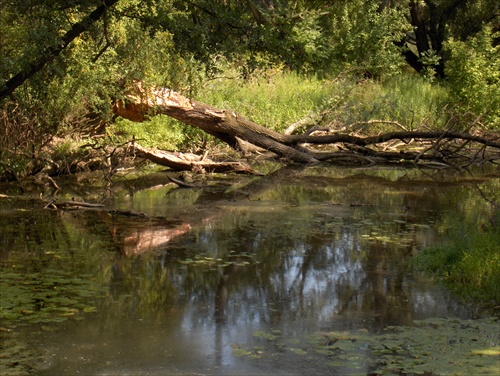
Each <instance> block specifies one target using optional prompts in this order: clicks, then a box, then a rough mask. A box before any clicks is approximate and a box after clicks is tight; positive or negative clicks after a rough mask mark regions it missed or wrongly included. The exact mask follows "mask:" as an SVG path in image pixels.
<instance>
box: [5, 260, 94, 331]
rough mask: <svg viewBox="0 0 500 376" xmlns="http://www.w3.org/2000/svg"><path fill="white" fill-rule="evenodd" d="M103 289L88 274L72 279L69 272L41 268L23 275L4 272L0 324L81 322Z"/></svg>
mask: <svg viewBox="0 0 500 376" xmlns="http://www.w3.org/2000/svg"><path fill="white" fill-rule="evenodd" d="M103 294H104V290H103V288H102V287H99V285H98V283H97V282H96V281H94V280H93V279H92V276H90V275H81V276H78V277H75V276H74V275H73V274H71V273H70V272H68V271H63V270H58V269H44V270H42V271H39V272H30V273H29V274H24V273H22V272H20V271H16V270H12V271H3V272H2V274H1V276H0V323H1V324H2V326H8V327H15V326H17V325H22V324H35V323H49V322H60V321H64V320H67V319H68V318H74V319H82V318H83V317H82V314H83V313H90V312H94V311H95V310H96V307H95V305H94V304H93V303H95V299H94V298H96V297H98V296H102V295H103Z"/></svg>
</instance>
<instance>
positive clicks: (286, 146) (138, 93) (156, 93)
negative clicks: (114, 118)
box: [113, 82, 500, 172]
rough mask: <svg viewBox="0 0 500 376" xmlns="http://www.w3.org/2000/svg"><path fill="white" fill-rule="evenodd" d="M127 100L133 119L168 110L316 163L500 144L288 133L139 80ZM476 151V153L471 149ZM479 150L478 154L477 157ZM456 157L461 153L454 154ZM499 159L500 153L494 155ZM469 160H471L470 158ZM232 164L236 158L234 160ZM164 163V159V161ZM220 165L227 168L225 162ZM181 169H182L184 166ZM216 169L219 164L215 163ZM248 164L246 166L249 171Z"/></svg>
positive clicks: (442, 158) (120, 109)
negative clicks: (398, 147) (413, 146)
mask: <svg viewBox="0 0 500 376" xmlns="http://www.w3.org/2000/svg"><path fill="white" fill-rule="evenodd" d="M125 97H126V100H125V101H122V100H120V101H117V102H116V103H115V104H114V106H113V111H114V112H115V114H117V115H119V116H122V117H124V118H127V119H130V120H132V121H144V120H145V119H146V118H147V116H149V115H155V114H164V115H168V116H171V117H173V118H175V119H177V120H180V121H181V122H183V123H185V124H188V125H191V126H194V127H197V128H199V129H201V130H203V131H205V132H207V133H209V134H211V135H213V136H214V137H216V138H218V139H220V140H222V141H224V142H225V143H227V144H229V145H230V146H231V147H233V148H235V149H238V148H240V149H241V142H240V140H243V141H246V142H248V143H250V144H253V145H255V146H257V147H260V148H263V149H265V150H267V151H271V152H273V153H275V154H276V155H278V156H279V157H281V158H284V159H285V160H288V161H292V162H298V163H306V164H307V163H316V162H319V161H322V160H328V159H335V158H344V159H345V158H349V157H352V158H353V160H358V161H362V162H368V163H377V162H379V161H380V160H382V161H384V160H385V161H401V160H403V161H413V162H417V161H420V160H433V161H435V162H438V163H444V164H446V163H450V161H451V160H453V158H451V157H450V154H453V150H455V151H456V150H461V149H462V148H463V146H464V145H465V144H466V143H475V144H479V145H480V146H481V147H482V148H495V149H500V136H499V135H495V134H493V135H492V136H490V137H485V136H481V135H474V134H469V133H462V132H451V131H443V132H421V131H416V132H412V131H402V132H390V133H385V134H381V135H377V136H371V137H357V136H352V135H349V134H338V133H337V134H327V135H314V134H312V135H311V134H307V133H306V134H304V135H289V134H281V133H279V132H275V131H273V130H271V129H268V128H265V127H262V126H260V125H258V124H256V123H254V122H252V121H251V120H249V119H246V118H245V117H243V116H241V115H239V114H237V113H235V112H232V111H229V110H225V109H218V108H214V107H212V106H210V105H208V104H204V103H199V102H197V101H194V100H191V99H189V98H186V97H184V96H182V95H180V94H179V93H177V92H174V91H172V90H169V89H166V88H144V87H143V86H142V85H141V83H140V82H136V83H135V85H134V87H133V89H132V90H131V91H129V92H127V93H126V96H125ZM415 139H418V140H431V141H434V143H432V144H431V145H430V146H429V144H427V145H423V146H421V147H420V149H421V150H417V151H415V150H413V151H411V152H409V151H401V152H394V151H390V152H387V151H383V150H377V149H376V148H375V147H374V146H377V145H379V144H383V143H386V142H388V141H391V140H403V141H405V142H406V141H407V140H415ZM453 140H455V141H456V140H460V141H463V144H462V145H454V146H453V147H451V148H450V147H449V146H450V145H448V144H447V142H449V141H453ZM331 144H340V145H341V146H342V147H341V150H340V151H336V152H332V151H326V152H325V151H318V150H315V149H313V148H312V146H313V145H331ZM141 151H142V152H143V153H144V155H145V156H146V157H147V158H149V159H151V160H152V161H154V162H157V163H160V162H161V160H163V161H165V158H164V156H162V155H160V153H158V152H145V151H144V150H141ZM472 154H474V153H472ZM478 155H479V153H476V154H475V155H474V157H473V158H477V157H478ZM455 157H456V156H455ZM166 159H168V160H169V161H168V163H171V164H173V165H175V164H176V163H177V162H174V161H171V160H170V157H166ZM493 159H494V160H497V159H500V156H499V155H496V157H494V158H493ZM469 162H470V161H469ZM229 163H231V162H229ZM160 164H161V163H160ZM219 167H220V168H221V169H224V168H225V167H224V166H222V165H220V166H219ZM179 168H181V169H183V167H182V166H180V167H179ZM214 168H215V166H214ZM245 169H246V167H243V168H242V170H241V171H245V172H248V171H246V170H245Z"/></svg>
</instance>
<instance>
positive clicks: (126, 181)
mask: <svg viewBox="0 0 500 376" xmlns="http://www.w3.org/2000/svg"><path fill="white" fill-rule="evenodd" d="M97 182H98V180H96V179H94V178H93V177H92V176H83V175H82V176H79V177H72V178H68V179H67V180H61V182H60V185H61V186H62V190H61V192H63V193H58V194H59V196H57V197H58V200H59V202H61V201H64V200H71V198H74V200H75V201H79V200H85V201H86V202H103V203H104V204H105V207H104V208H96V209H94V208H92V209H86V210H54V209H50V208H44V206H45V203H46V202H44V201H40V200H39V199H38V198H34V199H32V200H26V199H22V200H21V199H16V198H12V197H11V196H10V198H9V197H4V198H2V199H0V221H1V225H0V235H1V237H2V240H1V243H0V261H1V268H2V280H1V283H2V290H3V295H2V302H0V303H1V310H0V314H1V315H2V316H1V318H2V322H1V324H0V326H1V327H2V329H3V331H4V332H6V333H7V334H5V337H4V340H5V342H4V343H5V345H4V346H3V348H2V351H3V354H2V353H1V352H0V355H1V356H0V358H1V359H2V361H3V363H2V367H3V370H4V371H5V372H6V374H9V373H10V374H23V373H33V374H40V375H76V374H80V375H165V374H169V375H170V374H178V375H205V374H206V375H209V374H210V375H212V374H213V375H249V374H252V375H253V374H255V375H264V374H272V375H289V374H294V375H304V374H308V375H309V374H317V375H324V374H325V375H326V374H328V375H336V374H338V375H341V374H342V375H343V374H369V373H370V372H374V368H373V362H371V361H370V359H372V358H373V355H370V354H369V352H368V351H364V350H366V349H363V345H362V344H360V346H359V347H358V349H357V351H358V356H356V357H355V359H354V360H353V359H350V360H349V361H347V362H344V363H342V362H336V361H335V359H332V356H331V355H330V356H328V355H325V354H324V353H322V352H321V351H318V348H317V344H318V341H317V340H316V341H315V340H314V339H315V338H316V339H317V338H318V336H320V337H321V336H322V333H329V332H339V333H354V332H364V333H370V334H372V333H373V334H376V333H380V332H382V331H383V330H384V329H385V328H387V327H391V326H399V325H406V326H411V325H413V323H414V322H415V320H424V319H427V318H449V317H454V318H459V319H472V318H478V317H480V316H481V315H483V312H481V311H480V310H478V309H476V308H474V307H471V306H469V305H466V304H463V303H461V302H460V301H459V300H458V299H457V298H456V297H454V296H452V295H450V293H448V292H447V290H446V289H445V288H444V287H443V286H441V285H440V284H439V283H438V282H437V281H435V280H433V279H432V278H431V277H429V276H426V275H424V274H422V273H418V272H417V271H416V270H415V268H414V266H413V264H412V257H413V256H414V255H415V254H417V253H418V252H419V251H420V250H422V249H423V248H425V247H428V246H431V245H434V244H437V243H438V242H439V241H440V240H441V239H443V236H444V234H446V233H447V232H448V231H450V229H453V228H454V227H457V226H460V225H461V224H463V223H474V224H475V225H478V226H481V225H482V224H486V223H487V222H488V221H489V220H491V205H490V203H489V202H490V201H495V200H496V202H498V201H500V194H499V187H500V173H499V171H498V169H496V170H495V169H493V170H492V169H475V170H472V171H471V170H468V171H455V170H445V171H443V170H439V171H435V170H418V169H394V168H386V169H384V168H378V169H339V168H335V169H333V168H331V167H322V166H315V167H308V168H300V169H298V168H289V169H285V170H280V171H276V172H274V173H270V174H269V175H268V176H265V177H248V176H231V177H212V178H211V179H209V180H207V181H205V182H200V183H199V184H200V186H199V187H198V188H182V189H174V188H173V186H172V184H170V183H169V180H168V179H167V178H166V176H165V174H164V173H154V174H150V175H147V176H142V177H139V178H133V179H132V178H130V177H129V176H127V175H126V174H124V175H123V177H119V178H116V179H115V181H114V182H113V184H111V185H106V186H105V187H104V186H102V182H101V183H97ZM82 187H85V188H82ZM61 195H62V196H61ZM131 211H133V212H131ZM137 213H143V215H141V216H138V215H136V216H131V215H130V214H137ZM11 345H12V346H11ZM13 346H17V350H13V349H12V347H13ZM360 352H361V353H362V355H361V356H359V353H360Z"/></svg>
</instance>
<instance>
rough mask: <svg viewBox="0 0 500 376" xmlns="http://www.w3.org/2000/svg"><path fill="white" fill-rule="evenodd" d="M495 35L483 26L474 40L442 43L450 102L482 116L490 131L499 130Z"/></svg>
mask: <svg viewBox="0 0 500 376" xmlns="http://www.w3.org/2000/svg"><path fill="white" fill-rule="evenodd" d="M498 35H499V33H496V34H494V33H492V31H491V28H490V27H484V28H483V29H482V31H481V32H480V33H478V34H477V35H476V36H475V37H473V38H470V39H468V40H466V41H460V40H454V39H450V40H449V41H448V42H446V44H445V48H446V51H447V53H448V54H449V55H450V58H449V60H448V62H447V65H446V71H445V72H446V75H447V77H448V81H449V85H450V88H451V94H452V99H453V100H454V101H456V102H457V103H458V105H459V107H460V108H461V109H462V110H463V111H464V112H467V111H470V112H473V113H475V114H476V115H481V116H482V118H483V119H482V122H483V124H486V125H487V126H488V127H489V128H491V129H499V128H500V45H498V44H497V45H496V46H495V44H494V43H493V41H494V38H497V37H498Z"/></svg>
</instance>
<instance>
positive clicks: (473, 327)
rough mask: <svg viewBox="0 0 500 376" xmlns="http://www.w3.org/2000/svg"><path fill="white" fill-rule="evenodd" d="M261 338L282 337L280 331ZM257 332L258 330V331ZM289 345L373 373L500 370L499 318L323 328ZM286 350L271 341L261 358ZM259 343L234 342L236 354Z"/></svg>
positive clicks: (346, 367)
mask: <svg viewBox="0 0 500 376" xmlns="http://www.w3.org/2000/svg"><path fill="white" fill-rule="evenodd" d="M257 334H258V337H261V338H263V339H268V340H272V341H277V340H280V338H279V337H280V334H281V333H278V332H269V333H266V332H258V333H257ZM254 335H255V333H254ZM285 350H288V352H292V353H294V354H296V355H301V356H308V357H314V358H316V359H317V360H318V361H322V362H323V363H325V364H328V365H329V366H331V367H341V368H342V369H343V370H345V371H346V372H348V374H356V373H359V372H360V370H366V369H369V372H370V374H372V375H389V374H398V375H444V374H451V375H497V374H498V369H499V366H500V320H499V319H498V318H487V319H480V320H460V319H444V318H430V319H426V320H422V321H414V326H411V327H407V326H390V327H387V328H386V329H385V330H384V331H383V332H382V333H379V334H371V333H369V332H368V331H367V330H358V331H355V332H345V331H343V332H320V333H316V334H314V335H311V336H309V337H306V338H302V339H300V344H299V345H298V344H297V339H295V340H289V341H287V342H286V345H285ZM282 352H283V349H282V348H280V349H277V347H276V346H272V345H269V346H266V347H265V348H264V349H263V350H261V351H260V352H259V353H258V355H259V356H258V357H259V358H261V359H265V358H266V357H267V358H269V359H271V358H273V357H276V356H278V355H279V353H282ZM256 354H257V352H256V349H255V348H245V346H242V345H241V344H235V345H233V355H234V356H238V357H245V356H247V357H249V358H255V355H256Z"/></svg>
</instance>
